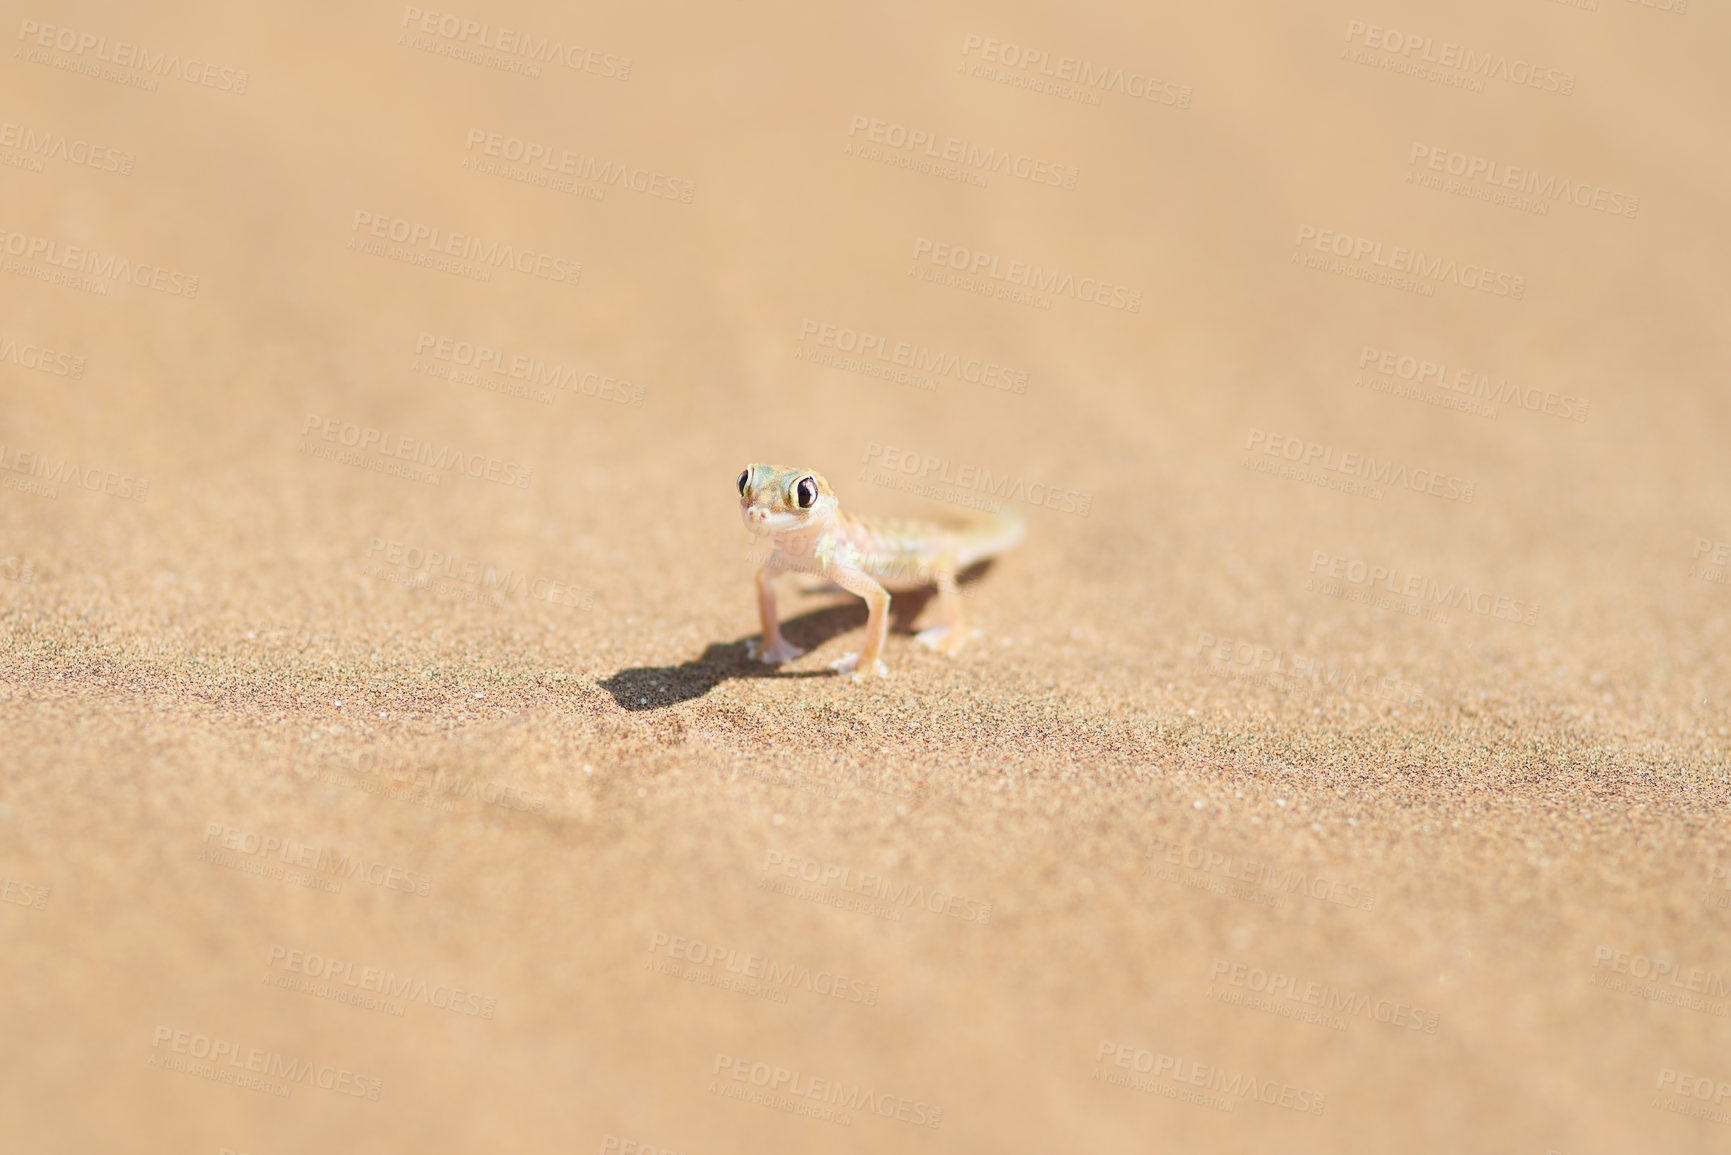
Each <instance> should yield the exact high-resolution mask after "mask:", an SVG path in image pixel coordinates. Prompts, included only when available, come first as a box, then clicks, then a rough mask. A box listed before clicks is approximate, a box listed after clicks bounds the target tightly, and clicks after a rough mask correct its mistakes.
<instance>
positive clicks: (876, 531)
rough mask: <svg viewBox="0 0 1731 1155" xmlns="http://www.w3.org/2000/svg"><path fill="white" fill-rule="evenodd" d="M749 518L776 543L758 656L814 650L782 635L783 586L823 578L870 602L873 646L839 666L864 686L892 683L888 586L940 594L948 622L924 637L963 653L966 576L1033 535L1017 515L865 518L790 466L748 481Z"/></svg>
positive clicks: (761, 587) (743, 503)
mask: <svg viewBox="0 0 1731 1155" xmlns="http://www.w3.org/2000/svg"><path fill="white" fill-rule="evenodd" d="M739 515H740V517H741V518H742V519H743V520H744V521H745V528H746V529H748V530H750V531H751V532H752V533H753V534H755V535H757V536H758V537H767V538H770V539H771V540H772V542H773V549H772V551H771V553H770V555H769V559H768V560H767V561H766V562H765V563H764V565H763V567H762V568H761V569H760V570H758V572H757V609H758V613H759V615H760V616H761V617H762V619H763V636H762V639H761V641H753V642H752V643H750V645H749V650H750V654H751V656H752V657H754V658H756V659H757V660H758V661H760V662H765V663H768V664H770V665H779V664H780V663H782V662H789V661H792V660H793V659H794V658H797V657H799V656H800V655H801V654H803V653H804V652H805V651H804V650H802V649H800V648H799V647H797V646H794V645H793V644H791V643H790V642H788V640H787V639H786V638H784V637H782V636H781V622H780V620H779V619H778V618H777V616H776V610H775V579H776V578H777V577H779V576H780V575H781V574H783V573H785V572H787V571H789V570H797V571H801V572H805V573H815V574H821V575H823V577H825V578H827V579H828V580H829V581H831V582H833V583H834V584H835V585H837V586H839V587H840V588H842V589H843V590H846V591H847V592H848V593H851V594H854V595H856V596H858V597H861V598H864V599H865V603H866V609H867V611H868V613H867V618H866V636H865V643H864V644H863V645H862V646H861V647H860V651H859V653H857V654H844V655H843V656H842V657H840V658H838V659H837V660H836V661H834V662H832V663H831V664H830V666H831V668H832V669H834V670H836V671H837V672H838V673H842V674H851V675H852V676H853V677H854V679H855V680H859V679H862V678H869V677H879V678H881V677H887V676H888V675H889V667H888V666H886V665H885V664H884V662H883V659H882V656H881V655H882V652H883V645H884V635H885V634H886V633H888V631H889V612H890V594H889V591H888V590H887V589H885V588H884V583H886V582H887V583H889V584H890V585H893V586H896V587H898V588H920V587H923V586H929V585H936V586H937V589H938V606H939V609H940V610H941V611H942V613H943V618H944V621H943V624H941V625H937V626H933V627H931V628H930V629H925V630H921V631H920V632H919V634H918V635H916V636H917V637H918V639H919V641H920V642H922V643H923V644H925V645H927V646H930V647H931V648H932V649H935V650H937V651H939V652H941V653H945V654H953V653H955V652H956V651H957V650H959V649H960V648H961V647H962V646H963V645H964V644H966V642H967V641H968V639H969V638H970V637H972V636H973V635H972V633H971V632H970V631H969V630H968V628H967V626H966V625H965V623H964V622H963V619H962V600H961V595H960V593H959V591H958V590H957V588H956V575H957V574H958V573H960V572H962V571H963V570H966V569H967V568H968V567H969V566H971V565H973V564H975V563H976V562H981V561H984V560H985V559H987V558H989V557H995V556H997V555H998V554H1000V553H1003V552H1004V551H1005V550H1007V549H1009V548H1010V547H1011V546H1014V545H1015V544H1016V543H1018V542H1020V541H1021V540H1022V536H1023V533H1024V530H1025V526H1024V524H1023V522H1022V519H1021V518H1020V517H1017V516H1016V515H1014V514H1010V513H996V514H991V515H989V516H986V517H982V518H979V519H976V520H974V521H972V522H969V523H967V524H964V525H954V526H951V525H942V524H939V523H937V522H926V521H910V520H904V519H899V518H880V517H857V516H855V515H853V514H851V513H847V512H846V511H844V510H843V509H842V508H841V503H840V501H839V500H838V499H837V498H836V495H835V490H833V489H831V488H830V484H829V482H828V481H826V480H824V478H823V475H822V474H819V473H814V472H812V471H811V470H809V469H793V468H790V467H788V466H785V465H762V464H754V465H748V466H746V467H745V469H744V471H743V472H741V473H740V475H739Z"/></svg>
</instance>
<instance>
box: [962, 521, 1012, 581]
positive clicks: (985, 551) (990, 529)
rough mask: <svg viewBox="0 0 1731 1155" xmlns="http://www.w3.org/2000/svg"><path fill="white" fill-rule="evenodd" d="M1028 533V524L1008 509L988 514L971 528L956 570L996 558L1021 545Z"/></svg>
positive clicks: (967, 532) (968, 529)
mask: <svg viewBox="0 0 1731 1155" xmlns="http://www.w3.org/2000/svg"><path fill="white" fill-rule="evenodd" d="M1027 533H1028V523H1027V522H1025V521H1023V520H1022V517H1021V515H1020V514H1016V513H1011V512H1009V511H1007V510H1005V511H1002V512H999V513H993V514H988V515H987V516H985V517H982V518H980V519H979V520H978V521H976V522H974V523H973V524H971V525H969V526H968V528H967V531H966V533H965V534H964V535H963V541H962V548H961V549H960V550H959V551H958V552H957V554H956V568H957V569H958V570H964V569H967V568H968V567H969V566H971V565H973V564H974V563H975V562H981V561H985V560H986V559H987V558H989V557H996V556H998V555H999V554H1001V553H1003V552H1004V551H1005V550H1007V549H1010V548H1011V547H1013V546H1015V545H1016V544H1018V543H1019V542H1020V541H1021V540H1022V538H1024V537H1026V536H1027Z"/></svg>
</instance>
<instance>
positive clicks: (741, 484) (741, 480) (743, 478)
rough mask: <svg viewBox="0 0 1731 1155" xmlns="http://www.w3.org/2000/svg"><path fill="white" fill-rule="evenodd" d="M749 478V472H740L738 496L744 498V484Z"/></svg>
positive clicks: (747, 470)
mask: <svg viewBox="0 0 1731 1155" xmlns="http://www.w3.org/2000/svg"><path fill="white" fill-rule="evenodd" d="M750 476H751V470H749V469H746V470H741V471H740V474H739V496H741V497H744V496H745V482H746V479H747V478H749V477H750Z"/></svg>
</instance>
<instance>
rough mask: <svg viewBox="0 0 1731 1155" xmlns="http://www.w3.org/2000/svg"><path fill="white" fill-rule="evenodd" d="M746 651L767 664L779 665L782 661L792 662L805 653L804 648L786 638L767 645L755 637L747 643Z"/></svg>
mask: <svg viewBox="0 0 1731 1155" xmlns="http://www.w3.org/2000/svg"><path fill="white" fill-rule="evenodd" d="M745 652H746V653H747V654H748V655H750V656H751V657H753V658H756V659H757V660H758V661H760V662H762V663H763V664H764V665H766V666H779V665H780V664H781V663H783V662H791V661H793V660H794V659H795V658H797V657H799V656H800V655H801V654H803V653H805V651H804V650H802V649H800V648H799V647H798V646H795V645H792V644H790V643H789V642H788V641H787V639H785V638H783V639H782V640H781V641H778V642H776V643H775V644H774V645H772V646H765V645H764V644H763V643H762V642H760V641H758V640H757V639H755V638H754V639H752V640H751V641H749V642H746V643H745Z"/></svg>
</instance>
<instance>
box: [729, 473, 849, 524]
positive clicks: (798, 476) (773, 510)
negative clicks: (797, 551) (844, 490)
mask: <svg viewBox="0 0 1731 1155" xmlns="http://www.w3.org/2000/svg"><path fill="white" fill-rule="evenodd" d="M738 488H739V516H740V517H741V518H742V519H744V521H745V528H746V529H749V530H750V531H751V532H752V533H755V534H761V535H764V536H775V537H779V536H782V535H784V534H795V533H805V532H808V531H811V530H818V529H824V528H826V527H827V526H828V525H829V524H830V523H831V522H832V521H834V520H835V511H836V499H835V491H834V490H833V489H831V488H830V487H829V482H827V481H825V480H824V479H823V475H822V474H821V473H813V472H812V471H811V470H809V469H790V468H788V467H787V466H785V465H748V466H746V467H745V469H744V471H743V472H742V473H740V475H739V481H738Z"/></svg>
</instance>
